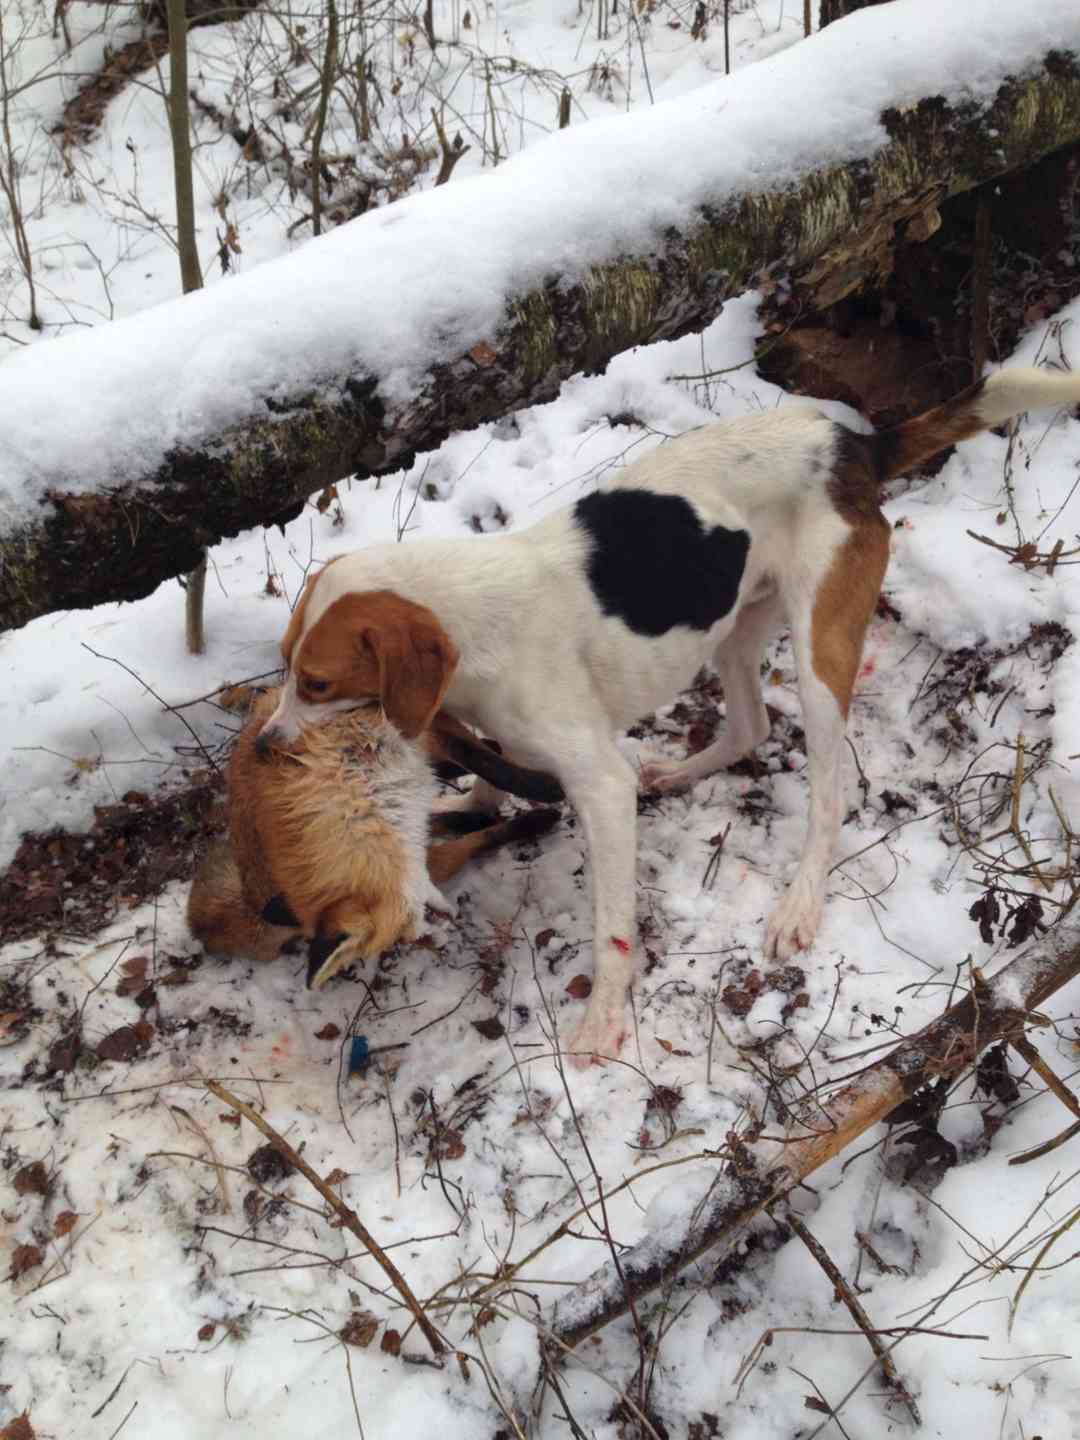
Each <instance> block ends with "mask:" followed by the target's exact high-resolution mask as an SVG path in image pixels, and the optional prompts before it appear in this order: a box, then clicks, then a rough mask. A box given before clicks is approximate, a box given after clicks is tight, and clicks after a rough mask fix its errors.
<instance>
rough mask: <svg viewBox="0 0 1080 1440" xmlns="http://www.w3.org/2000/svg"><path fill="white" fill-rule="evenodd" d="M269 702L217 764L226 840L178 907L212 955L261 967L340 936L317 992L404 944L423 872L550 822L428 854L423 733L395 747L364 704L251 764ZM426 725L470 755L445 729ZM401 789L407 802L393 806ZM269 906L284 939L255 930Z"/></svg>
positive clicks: (428, 740) (540, 815)
mask: <svg viewBox="0 0 1080 1440" xmlns="http://www.w3.org/2000/svg"><path fill="white" fill-rule="evenodd" d="M276 702H277V692H276V691H267V692H266V693H264V694H263V695H261V696H259V697H258V698H256V699H255V701H254V703H253V704H252V706H251V710H250V712H249V715H248V718H247V721H246V723H245V725H244V727H243V729H242V731H241V732H240V735H239V737H238V739H237V742H236V745H235V747H234V749H233V753H232V757H231V759H230V762H229V771H228V786H229V838H228V840H227V841H219V842H217V844H215V845H214V846H213V847H212V849H211V850H210V852H209V853H208V854H207V856H206V858H205V859H204V861H203V863H202V865H201V866H200V868H199V870H198V873H197V874H196V877H195V880H194V882H193V885H192V889H191V894H190V896H189V900H188V924H189V927H190V929H191V932H192V934H193V935H194V936H195V938H196V939H198V940H200V941H202V943H203V944H204V945H205V946H206V948H207V949H208V950H210V951H212V952H213V953H215V954H223V955H243V956H245V957H247V958H249V959H254V960H269V959H273V958H274V957H275V956H276V955H278V954H280V952H281V948H282V946H283V945H284V944H286V943H287V942H288V941H289V940H292V939H294V938H298V937H300V936H303V937H305V938H306V939H307V940H308V941H312V940H315V939H321V940H323V941H332V940H335V939H337V938H338V937H341V936H344V937H347V938H346V939H345V940H344V941H343V943H342V944H341V945H339V946H338V948H337V949H336V950H334V951H333V954H332V955H331V957H330V958H329V959H328V960H327V961H326V962H325V963H324V964H323V965H322V966H321V967H320V968H319V969H318V972H317V979H316V980H315V982H314V983H316V984H318V985H321V984H323V983H324V982H325V980H326V979H328V978H329V976H330V975H332V974H334V973H336V971H337V970H339V969H341V968H342V967H343V966H345V965H348V964H350V963H352V961H354V960H364V959H366V958H367V957H368V956H372V955H376V954H378V953H380V952H381V951H383V950H385V949H386V948H387V947H388V946H390V945H392V944H394V943H395V942H396V941H397V940H400V939H403V938H409V937H410V936H411V935H412V933H413V930H414V926H415V923H416V921H417V920H418V918H419V914H418V910H419V905H418V898H417V897H418V887H419V884H420V881H421V879H422V876H423V872H424V870H425V867H426V869H427V872H428V873H429V874H430V876H431V877H432V879H434V880H435V881H436V882H437V883H442V882H443V881H445V880H447V879H449V878H450V877H451V876H452V875H454V874H456V873H457V871H458V870H460V868H461V867H462V865H464V864H466V863H467V862H468V861H469V860H470V859H472V858H473V857H474V856H476V855H478V854H480V853H481V852H482V851H484V850H488V849H492V848H494V847H496V846H498V845H501V844H506V843H508V842H510V841H512V840H518V839H522V840H523V839H531V838H535V837H536V836H537V835H539V834H542V833H543V831H544V830H545V829H548V828H550V826H551V825H552V824H553V823H554V821H555V819H556V812H554V811H531V812H528V813H526V814H524V815H519V816H515V817H514V818H513V819H511V820H508V821H502V822H496V823H493V824H491V825H488V826H487V827H485V828H484V829H482V830H479V831H477V832H475V833H473V834H469V835H463V836H460V837H457V838H455V839H452V840H445V841H440V842H437V843H434V844H431V845H428V843H427V816H428V811H429V807H430V801H431V798H432V797H433V794H434V782H433V780H432V779H431V776H430V774H429V771H428V768H427V763H426V758H425V757H429V758H430V759H432V760H437V759H442V758H444V751H443V746H442V743H441V740H440V738H439V734H438V733H437V730H436V729H433V730H431V731H429V732H428V733H426V734H425V735H424V736H423V739H422V743H420V744H416V743H410V742H407V741H405V740H403V739H402V738H401V736H400V735H399V734H398V733H397V731H396V730H395V729H394V727H393V726H391V725H390V724H389V722H388V721H387V719H386V717H385V716H384V715H383V714H382V712H381V711H380V709H379V707H378V705H370V706H367V707H364V708H361V709H356V710H352V711H349V712H348V713H346V714H343V715H340V716H337V717H334V718H333V719H332V720H331V721H330V722H329V723H328V724H326V725H324V726H317V727H312V728H310V729H308V730H306V731H305V732H304V733H303V734H302V735H301V737H300V740H299V742H298V743H297V745H296V746H294V747H292V748H291V749H290V750H289V751H278V750H275V751H271V753H270V755H269V756H268V758H265V759H264V758H262V757H261V756H259V755H258V754H257V753H256V750H255V740H256V737H257V735H258V732H259V730H260V729H261V727H262V725H263V723H264V722H265V720H266V717H267V716H268V715H269V714H270V713H271V711H272V710H273V708H274V705H275V704H276ZM435 724H436V727H437V728H439V729H443V730H444V731H445V732H446V733H447V734H448V735H453V736H457V737H459V738H464V739H467V740H468V741H470V742H471V743H472V744H473V745H474V746H475V744H476V742H475V738H474V737H472V736H471V734H470V732H468V731H466V730H465V728H464V727H463V726H461V725H460V724H459V722H457V721H455V720H453V719H451V718H450V717H449V716H442V715H440V716H438V717H437V718H436V722H435ZM520 773H521V774H522V776H523V777H525V778H528V779H531V778H533V777H532V776H531V774H530V772H520ZM380 786H381V787H382V788H380ZM402 790H406V791H408V792H409V795H410V796H411V797H412V798H411V801H408V802H406V803H404V804H403V803H402V795H401V793H400V792H401V791H402ZM274 896H279V897H281V898H282V899H283V900H284V902H285V904H286V905H287V906H288V908H289V910H291V912H292V915H293V917H294V918H295V920H296V921H297V924H296V926H295V927H288V926H283V925H271V924H268V923H267V922H266V921H265V920H263V919H262V918H261V916H262V911H263V907H264V906H265V905H266V904H267V902H268V901H269V900H270V899H271V898H272V897H274Z"/></svg>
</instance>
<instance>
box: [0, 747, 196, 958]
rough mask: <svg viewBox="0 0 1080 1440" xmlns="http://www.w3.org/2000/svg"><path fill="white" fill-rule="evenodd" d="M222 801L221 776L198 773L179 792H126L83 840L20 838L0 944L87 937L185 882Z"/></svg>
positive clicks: (4, 885)
mask: <svg viewBox="0 0 1080 1440" xmlns="http://www.w3.org/2000/svg"><path fill="white" fill-rule="evenodd" d="M223 797H224V780H223V777H222V776H221V775H220V774H215V773H214V772H212V771H201V772H199V773H198V774H196V775H193V776H192V777H191V779H190V781H189V782H188V784H187V785H186V786H185V787H184V788H183V789H180V790H171V791H168V792H167V793H165V794H162V795H146V794H144V793H143V792H142V791H139V790H129V791H128V792H127V794H126V795H124V797H123V798H122V800H121V801H120V802H119V803H118V804H116V805H99V806H98V807H97V808H96V810H95V812H94V823H93V825H92V826H91V828H90V830H89V831H88V832H87V833H86V834H83V835H73V834H70V833H69V832H68V831H66V830H59V829H57V830H52V831H49V832H48V833H46V834H37V833H35V832H30V833H29V834H27V835H24V836H23V839H22V843H21V844H20V845H19V848H18V850H17V852H16V854H15V858H14V859H13V860H12V862H11V864H10V865H9V866H8V868H7V870H6V871H4V872H3V874H2V875H0V934H2V935H3V937H4V939H5V941H11V940H25V939H29V938H30V937H32V936H41V937H43V938H46V939H48V938H52V937H55V936H58V935H61V934H64V935H79V936H86V935H92V934H94V933H96V932H97V931H98V930H100V929H101V928H102V927H103V926H104V925H106V924H108V923H109V922H110V921H111V920H112V919H114V917H115V916H116V914H117V912H118V911H120V910H122V909H134V908H135V907H136V906H138V905H141V904H142V903H143V901H144V900H148V899H150V898H151V897H153V896H154V895H156V894H158V893H159V891H161V890H162V889H163V888H164V887H165V886H166V885H168V884H169V883H170V882H171V881H173V880H187V879H189V878H190V877H191V875H192V873H193V872H194V869H195V863H196V859H197V857H198V855H199V854H200V852H201V850H202V849H203V847H204V845H205V844H206V842H207V841H208V840H209V839H210V837H211V836H212V835H214V834H216V833H217V832H218V831H219V830H220V829H221V828H222V826H223V823H224V811H223Z"/></svg>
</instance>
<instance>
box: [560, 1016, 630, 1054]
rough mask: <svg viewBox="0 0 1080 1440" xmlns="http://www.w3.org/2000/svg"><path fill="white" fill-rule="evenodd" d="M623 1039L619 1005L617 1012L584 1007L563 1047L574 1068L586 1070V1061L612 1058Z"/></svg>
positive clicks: (623, 1022)
mask: <svg viewBox="0 0 1080 1440" xmlns="http://www.w3.org/2000/svg"><path fill="white" fill-rule="evenodd" d="M625 1039H626V1025H625V1016H624V1013H623V1006H621V1005H620V1006H619V1013H618V1015H612V1014H604V1013H600V1014H597V1015H594V1014H593V1013H592V1011H587V1012H586V1014H585V1019H584V1020H583V1021H582V1022H581V1024H580V1025H579V1026H578V1028H577V1030H576V1031H575V1032H574V1035H573V1037H572V1038H571V1040H570V1043H569V1044H568V1045H567V1046H565V1047H564V1053H565V1055H566V1058H567V1059H568V1060H569V1061H570V1064H571V1065H572V1066H573V1067H574V1069H575V1070H588V1068H589V1066H590V1065H603V1064H605V1063H606V1062H607V1061H608V1060H611V1059H614V1058H615V1057H616V1056H617V1055H618V1054H619V1052H620V1050H621V1049H622V1047H623V1041H624V1040H625Z"/></svg>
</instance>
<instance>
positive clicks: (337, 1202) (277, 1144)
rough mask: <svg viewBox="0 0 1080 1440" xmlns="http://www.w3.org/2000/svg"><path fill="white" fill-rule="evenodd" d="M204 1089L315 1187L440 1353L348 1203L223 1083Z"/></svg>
mask: <svg viewBox="0 0 1080 1440" xmlns="http://www.w3.org/2000/svg"><path fill="white" fill-rule="evenodd" d="M206 1088H207V1089H208V1090H209V1091H210V1093H211V1095H216V1096H217V1098H218V1099H219V1100H222V1101H224V1103H225V1104H226V1105H230V1106H232V1108H233V1109H234V1110H235V1111H237V1113H238V1114H240V1115H243V1117H244V1119H245V1120H248V1121H250V1123H251V1124H252V1125H254V1126H255V1128H256V1130H260V1131H261V1132H262V1133H263V1134H264V1135H265V1136H266V1138H267V1139H268V1140H269V1141H270V1144H271V1145H273V1147H274V1149H275V1150H277V1151H278V1153H279V1154H281V1155H284V1157H285V1159H286V1160H288V1161H289V1162H290V1163H291V1164H292V1165H293V1166H294V1167H295V1168H296V1169H297V1170H299V1171H300V1173H301V1175H303V1177H304V1179H305V1180H307V1182H308V1183H309V1184H310V1185H313V1186H314V1187H315V1189H316V1190H317V1191H318V1192H319V1194H320V1195H321V1196H322V1197H323V1199H324V1200H325V1201H326V1203H327V1204H328V1205H329V1206H330V1208H331V1209H332V1210H333V1211H335V1212H336V1214H337V1215H338V1216H339V1217H340V1219H341V1223H342V1224H343V1225H344V1226H345V1228H346V1229H347V1230H351V1231H352V1233H353V1234H354V1235H355V1236H356V1238H357V1239H358V1240H359V1241H361V1243H362V1244H364V1245H366V1246H367V1249H368V1251H369V1252H370V1254H371V1256H372V1258H373V1259H374V1260H375V1261H376V1262H377V1263H378V1264H379V1265H381V1266H382V1268H383V1270H384V1271H385V1273H386V1275H387V1277H388V1279H389V1280H390V1283H391V1284H392V1285H393V1287H394V1289H395V1290H396V1291H397V1292H398V1294H399V1295H400V1296H401V1298H402V1300H404V1302H405V1305H406V1307H407V1308H408V1309H409V1311H410V1312H411V1313H412V1316H413V1318H414V1319H415V1321H416V1323H417V1324H418V1325H419V1326H420V1329H421V1330H422V1331H423V1332H424V1338H425V1339H426V1340H427V1342H428V1344H429V1345H430V1346H431V1349H432V1351H433V1352H434V1354H436V1355H440V1356H441V1355H443V1354H444V1353H445V1349H446V1347H445V1346H444V1344H443V1342H442V1340H441V1339H440V1338H439V1333H438V1331H437V1330H436V1329H435V1327H434V1325H432V1323H431V1321H430V1320H429V1319H428V1317H427V1316H426V1315H425V1314H424V1311H423V1309H422V1307H421V1305H420V1302H419V1301H418V1300H417V1298H416V1296H415V1295H414V1294H413V1292H412V1290H411V1289H410V1288H409V1284H408V1282H407V1281H406V1279H405V1277H404V1275H402V1273H401V1271H400V1270H399V1269H398V1268H397V1266H396V1265H395V1264H394V1262H393V1261H392V1260H391V1259H390V1257H389V1255H387V1253H386V1251H385V1250H384V1249H383V1248H382V1246H381V1245H380V1244H379V1243H378V1241H377V1240H376V1239H375V1237H374V1235H372V1234H371V1232H370V1230H368V1228H367V1227H366V1226H365V1225H364V1224H363V1222H362V1221H361V1219H360V1217H359V1216H358V1215H357V1214H356V1212H355V1211H354V1210H351V1209H350V1208H349V1206H348V1205H346V1204H345V1202H344V1200H342V1199H341V1197H340V1196H339V1195H337V1194H335V1193H334V1191H333V1190H332V1189H331V1187H330V1186H329V1185H328V1184H327V1183H326V1181H325V1180H324V1179H323V1178H322V1176H321V1175H318V1174H316V1172H315V1171H314V1170H313V1169H312V1168H311V1166H310V1165H309V1164H308V1163H307V1161H306V1160H305V1159H304V1157H303V1156H302V1155H300V1154H299V1153H298V1152H297V1151H296V1150H294V1149H293V1147H292V1146H291V1145H290V1144H289V1142H288V1141H287V1140H286V1139H285V1138H284V1136H282V1135H279V1134H278V1132H277V1131H276V1130H275V1129H274V1127H273V1126H272V1125H270V1124H268V1123H267V1122H266V1121H265V1120H264V1119H263V1117H262V1116H261V1115H259V1114H257V1113H256V1111H254V1110H253V1109H252V1108H251V1106H250V1105H248V1104H246V1103H245V1102H244V1101H243V1100H240V1099H238V1097H237V1096H235V1095H233V1094H232V1093H231V1092H230V1091H228V1090H226V1089H225V1087H224V1085H219V1084H218V1083H217V1081H216V1080H207V1082H206Z"/></svg>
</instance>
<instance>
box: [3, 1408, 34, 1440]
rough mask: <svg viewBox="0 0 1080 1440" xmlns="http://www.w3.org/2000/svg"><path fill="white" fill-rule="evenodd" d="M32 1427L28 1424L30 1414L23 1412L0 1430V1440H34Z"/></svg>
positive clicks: (26, 1411)
mask: <svg viewBox="0 0 1080 1440" xmlns="http://www.w3.org/2000/svg"><path fill="white" fill-rule="evenodd" d="M35 1433H36V1432H35V1430H34V1427H33V1426H32V1425H31V1424H30V1412H29V1411H28V1410H24V1411H23V1413H22V1414H21V1415H16V1416H15V1419H14V1420H9V1421H8V1423H7V1424H6V1425H5V1426H4V1428H3V1429H2V1430H0V1440H34V1436H35Z"/></svg>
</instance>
